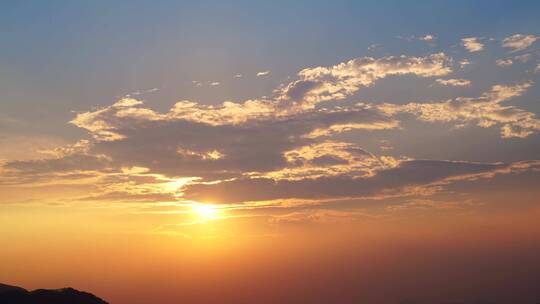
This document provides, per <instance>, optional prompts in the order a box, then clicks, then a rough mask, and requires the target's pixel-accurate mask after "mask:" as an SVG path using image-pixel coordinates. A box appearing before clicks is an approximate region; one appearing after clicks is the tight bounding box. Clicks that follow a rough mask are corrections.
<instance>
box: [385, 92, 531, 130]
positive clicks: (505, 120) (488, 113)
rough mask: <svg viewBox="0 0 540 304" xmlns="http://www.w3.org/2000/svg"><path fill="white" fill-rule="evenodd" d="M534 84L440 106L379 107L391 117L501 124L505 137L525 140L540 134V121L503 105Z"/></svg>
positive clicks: (512, 107) (487, 125)
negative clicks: (413, 116) (412, 115)
mask: <svg viewBox="0 0 540 304" xmlns="http://www.w3.org/2000/svg"><path fill="white" fill-rule="evenodd" d="M531 85H532V83H531V82H526V83H522V84H517V85H512V86H504V85H495V86H493V87H492V88H491V90H490V91H489V92H486V93H483V94H482V95H481V96H479V97H477V98H470V97H458V98H455V99H452V100H446V101H441V102H436V103H408V104H405V105H396V104H383V105H380V106H378V108H379V109H380V110H382V111H383V112H385V113H387V114H388V115H396V114H399V113H411V114H414V115H416V116H417V117H418V119H420V120H423V121H427V122H456V123H459V124H463V123H468V122H473V123H476V124H477V125H478V126H480V127H482V128H488V127H491V126H494V125H498V126H499V127H500V130H501V137H503V138H512V137H518V138H524V137H527V136H529V135H532V134H535V133H537V132H540V120H539V119H538V118H536V115H535V114H534V113H531V112H527V111H525V110H522V109H519V108H517V107H515V106H510V105H503V104H502V102H504V101H506V100H508V99H511V98H514V97H518V96H521V95H522V94H524V93H525V92H526V91H527V90H528V89H529V88H530V87H531Z"/></svg>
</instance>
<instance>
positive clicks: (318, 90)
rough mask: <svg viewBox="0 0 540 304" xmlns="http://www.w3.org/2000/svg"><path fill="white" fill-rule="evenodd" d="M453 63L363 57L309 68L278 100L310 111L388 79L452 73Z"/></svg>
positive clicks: (440, 58) (443, 58) (437, 58)
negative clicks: (329, 65)
mask: <svg viewBox="0 0 540 304" xmlns="http://www.w3.org/2000/svg"><path fill="white" fill-rule="evenodd" d="M451 63H452V58H450V57H448V56H447V55H445V54H444V53H437V54H432V55H428V56H425V57H408V56H404V55H402V56H388V57H382V58H379V59H375V58H372V57H362V58H357V59H353V60H350V61H347V62H343V63H340V64H338V65H335V66H332V67H314V68H307V69H304V70H302V71H300V72H299V73H298V75H299V77H300V79H299V80H297V81H293V82H291V83H289V84H288V85H286V86H283V87H282V88H280V89H279V90H278V93H279V95H280V96H279V99H280V100H281V102H282V103H284V104H287V105H288V106H289V107H290V108H292V109H294V110H298V109H311V108H314V107H315V105H316V104H318V103H321V102H324V101H329V100H340V99H344V98H346V97H348V96H351V95H353V94H354V93H356V92H357V91H358V90H359V89H360V88H361V87H369V86H371V85H373V83H374V82H375V81H376V80H378V79H382V78H385V77H388V76H395V75H407V74H411V75H416V76H418V77H433V76H444V75H447V74H449V73H450V72H451V71H452V69H451Z"/></svg>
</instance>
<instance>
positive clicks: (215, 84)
mask: <svg viewBox="0 0 540 304" xmlns="http://www.w3.org/2000/svg"><path fill="white" fill-rule="evenodd" d="M210 85H211V86H213V87H214V86H218V85H220V83H219V82H217V81H214V82H211V83H210Z"/></svg>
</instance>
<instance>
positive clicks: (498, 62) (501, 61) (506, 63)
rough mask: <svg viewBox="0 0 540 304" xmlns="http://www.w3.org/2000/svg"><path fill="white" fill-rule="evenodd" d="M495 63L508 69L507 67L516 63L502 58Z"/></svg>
mask: <svg viewBox="0 0 540 304" xmlns="http://www.w3.org/2000/svg"><path fill="white" fill-rule="evenodd" d="M495 63H496V64H497V65H498V66H500V67H507V66H511V65H512V64H513V63H514V61H513V60H512V59H511V58H501V59H497V60H496V61H495Z"/></svg>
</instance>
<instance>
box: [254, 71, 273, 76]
mask: <svg viewBox="0 0 540 304" xmlns="http://www.w3.org/2000/svg"><path fill="white" fill-rule="evenodd" d="M269 74H270V71H262V72H258V73H257V77H260V76H266V75H269Z"/></svg>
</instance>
